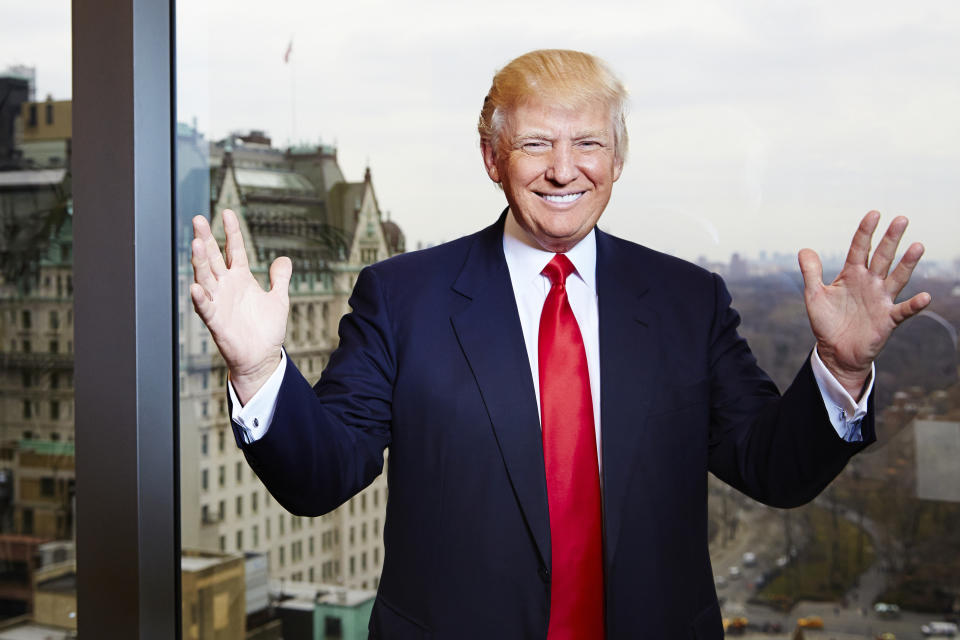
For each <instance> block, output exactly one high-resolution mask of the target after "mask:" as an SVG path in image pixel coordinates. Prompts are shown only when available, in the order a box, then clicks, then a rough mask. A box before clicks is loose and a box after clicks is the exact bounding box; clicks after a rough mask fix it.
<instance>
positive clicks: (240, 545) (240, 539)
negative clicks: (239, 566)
mask: <svg viewBox="0 0 960 640" xmlns="http://www.w3.org/2000/svg"><path fill="white" fill-rule="evenodd" d="M237 551H243V529H237Z"/></svg>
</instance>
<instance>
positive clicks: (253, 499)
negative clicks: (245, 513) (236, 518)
mask: <svg viewBox="0 0 960 640" xmlns="http://www.w3.org/2000/svg"><path fill="white" fill-rule="evenodd" d="M259 497H260V494H258V493H257V492H256V491H254V492H253V493H251V494H250V511H252V512H253V513H256V512H257V498H259Z"/></svg>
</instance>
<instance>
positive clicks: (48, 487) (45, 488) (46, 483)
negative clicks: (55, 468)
mask: <svg viewBox="0 0 960 640" xmlns="http://www.w3.org/2000/svg"><path fill="white" fill-rule="evenodd" d="M55 490H56V489H55V486H54V482H53V478H40V495H42V496H44V497H47V498H49V497H52V496H53V495H54V492H55Z"/></svg>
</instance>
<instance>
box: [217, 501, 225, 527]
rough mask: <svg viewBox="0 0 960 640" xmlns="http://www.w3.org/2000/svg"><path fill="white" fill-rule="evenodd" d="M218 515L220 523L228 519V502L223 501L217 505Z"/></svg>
mask: <svg viewBox="0 0 960 640" xmlns="http://www.w3.org/2000/svg"><path fill="white" fill-rule="evenodd" d="M217 515H218V516H219V517H220V521H221V522H223V520H224V518H226V517H227V501H226V500H221V501H220V502H219V503H217Z"/></svg>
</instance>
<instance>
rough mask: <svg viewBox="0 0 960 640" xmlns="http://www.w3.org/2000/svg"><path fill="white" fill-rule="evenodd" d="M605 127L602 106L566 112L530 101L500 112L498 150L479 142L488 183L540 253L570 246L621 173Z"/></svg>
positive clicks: (587, 227)
mask: <svg viewBox="0 0 960 640" xmlns="http://www.w3.org/2000/svg"><path fill="white" fill-rule="evenodd" d="M612 124H613V123H612V122H611V118H610V110H609V109H608V108H606V107H605V106H604V105H602V104H598V105H591V106H588V107H586V108H583V109H580V110H578V111H571V110H568V109H561V108H557V107H552V106H550V105H549V104H546V103H544V102H539V101H535V102H531V103H528V104H525V105H522V106H520V107H517V108H516V109H514V110H513V112H512V113H509V114H507V118H506V122H505V126H504V131H503V133H502V135H501V139H500V141H499V144H497V148H494V147H493V146H492V145H491V144H489V143H483V144H482V145H481V147H482V150H483V161H484V164H485V165H486V167H487V174H488V175H489V176H490V179H491V180H493V181H494V182H499V183H500V184H501V185H502V186H503V190H504V193H505V194H506V196H507V202H509V203H510V210H511V211H512V212H513V215H514V217H515V218H516V220H517V222H518V223H519V224H520V226H521V227H523V228H524V229H525V230H526V231H527V233H529V234H530V235H531V236H532V237H533V239H534V240H536V242H537V243H538V244H539V245H540V246H541V247H543V248H544V249H546V250H547V251H553V252H556V253H560V252H564V251H567V250H569V249H570V248H571V247H573V246H574V245H575V244H577V243H578V242H579V241H580V240H582V239H583V238H584V236H586V235H587V234H588V233H590V230H591V229H592V228H593V226H594V225H595V224H596V223H597V220H598V219H599V218H600V214H601V213H603V210H604V208H605V207H606V206H607V202H608V201H609V200H610V192H611V190H612V189H613V183H614V182H616V181H617V179H618V178H619V177H620V171H621V170H622V169H623V162H622V161H621V160H619V159H617V158H616V157H615V154H614V135H613V127H612ZM495 143H496V141H495Z"/></svg>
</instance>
